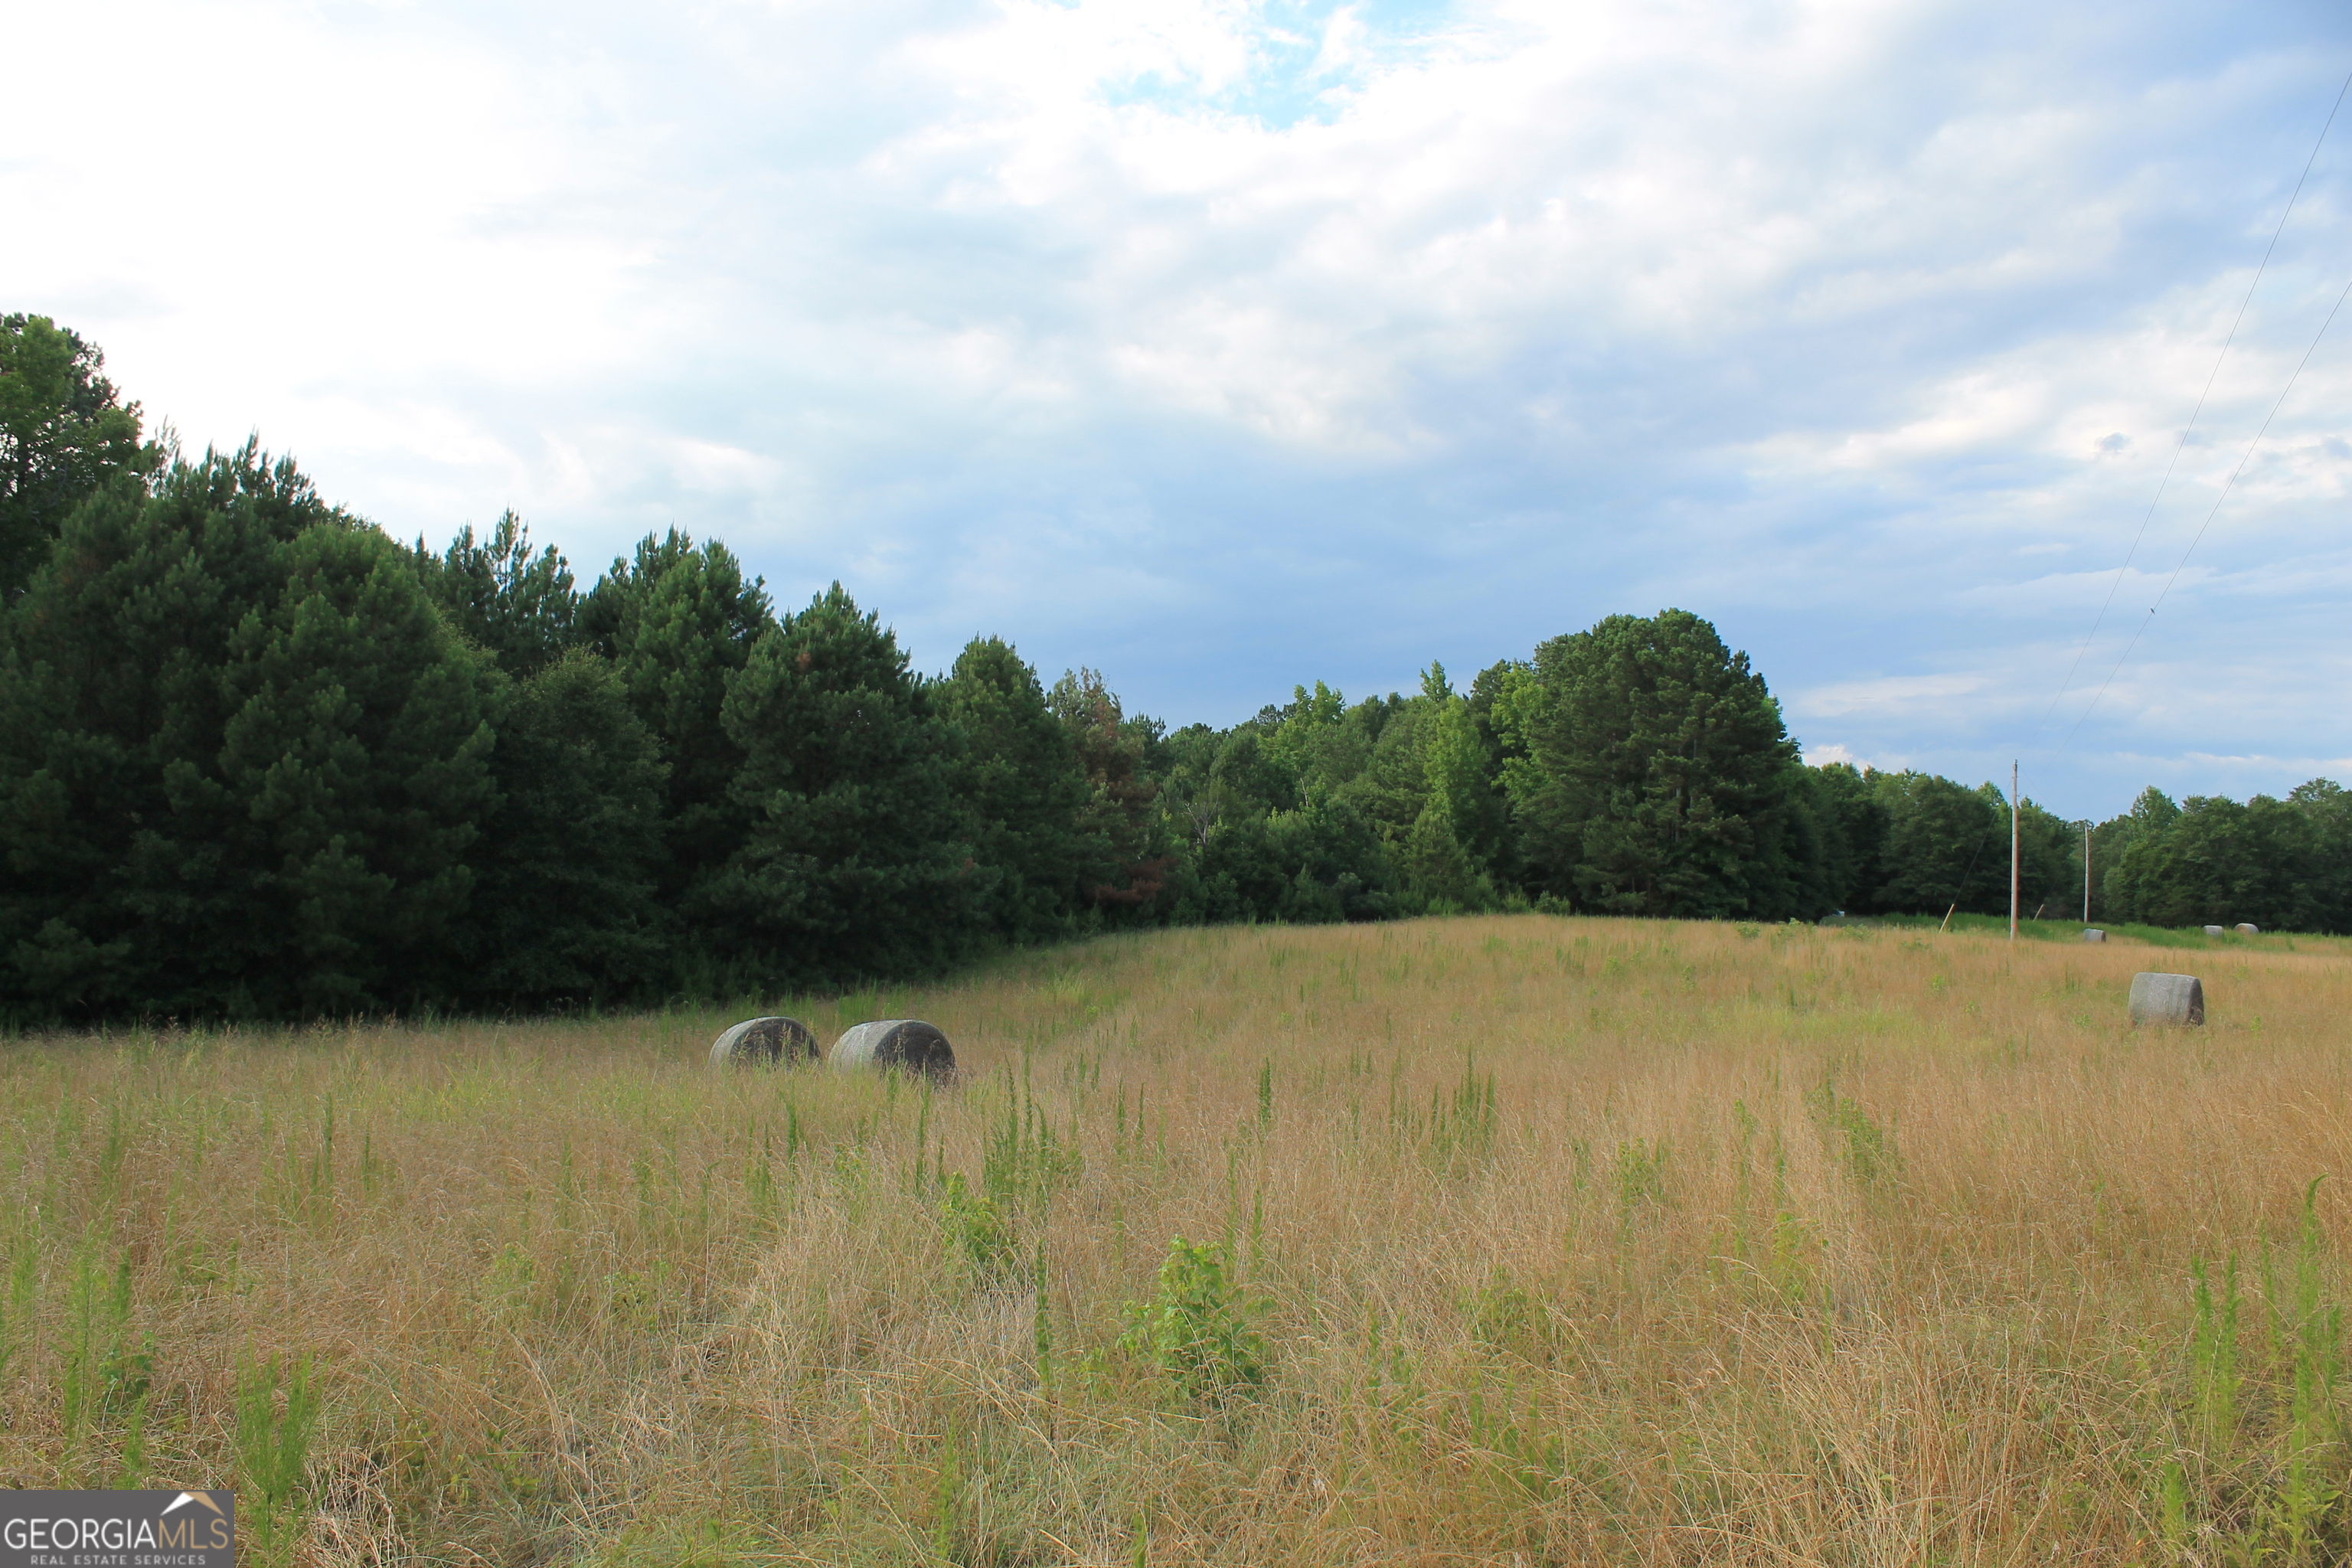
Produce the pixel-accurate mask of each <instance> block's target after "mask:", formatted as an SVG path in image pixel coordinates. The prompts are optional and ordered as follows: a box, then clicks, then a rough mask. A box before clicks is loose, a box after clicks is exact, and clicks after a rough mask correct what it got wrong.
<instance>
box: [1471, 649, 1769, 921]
mask: <svg viewBox="0 0 2352 1568" xmlns="http://www.w3.org/2000/svg"><path fill="white" fill-rule="evenodd" d="M1508 701H1509V702H1511V703H1512V704H1514V705H1515V710H1514V714H1513V718H1512V722H1513V723H1514V724H1515V725H1516V726H1517V734H1518V738H1519V739H1520V740H1521V741H1522V742H1524V744H1525V746H1526V750H1527V752H1528V754H1527V756H1526V757H1525V758H1523V759H1518V760H1515V761H1514V762H1512V763H1509V764H1507V771H1506V778H1507V784H1508V785H1509V788H1510V793H1511V796H1512V803H1513V805H1515V806H1516V808H1517V814H1518V817H1519V821H1520V823H1521V825H1522V832H1523V847H1524V849H1525V852H1526V853H1527V854H1528V858H1530V859H1531V860H1532V861H1534V862H1535V864H1536V867H1537V868H1538V872H1539V873H1540V874H1541V875H1542V876H1543V877H1544V878H1545V879H1547V881H1548V883H1549V888H1550V889H1551V890H1553V891H1555V892H1560V893H1567V894H1570V895H1571V896H1573V897H1574V898H1575V899H1576V900H1577V901H1578V902H1579V903H1580V904H1581V905H1583V906H1584V907H1586V908H1589V909H1592V910H1607V911H1611V912H1615V913H1623V914H1652V915H1684V916H1693V915H1696V916H1702V917H1708V916H1712V917H1722V916H1726V915H1733V914H1755V915H1762V916H1764V917H1766V918H1773V917H1775V916H1778V915H1779V914H1781V913H1783V912H1788V910H1787V906H1788V904H1789V902H1790V900H1791V897H1792V892H1791V889H1790V886H1789V882H1788V870H1789V868H1788V862H1787V858H1786V853H1785V849H1784V846H1783V843H1782V829H1783V814H1784V809H1785V807H1784V796H1783V791H1784V790H1785V787H1786V784H1785V778H1784V773H1783V770H1784V769H1785V767H1786V766H1787V764H1788V763H1789V762H1790V760H1792V759H1793V758H1794V756H1795V754H1796V751H1795V748H1794V747H1793V746H1792V745H1791V744H1790V742H1789V739H1788V735H1787V731H1785V730H1784V729H1783V728H1782V725H1781V721H1780V706H1779V704H1777V703H1776V702H1774V701H1773V700H1772V697H1771V694H1770V693H1769V691H1768V690H1767V689H1766V688H1765V685H1764V679H1763V678H1762V677H1761V676H1759V675H1757V674H1756V673H1754V672H1753V671H1752V670H1750V669H1749V668H1748V656H1747V655H1746V654H1735V653H1733V652H1732V651H1731V650H1730V649H1728V648H1727V647H1725V646H1724V644H1723V640H1722V638H1721V637H1718V636H1717V634H1716V630H1715V628H1714V627H1713V626H1710V625H1708V624H1707V623H1706V621H1703V620H1701V619H1700V618H1699V617H1697V616H1694V615H1691V614H1689V613H1688V612H1687V611H1683V610H1664V611H1661V612H1660V613H1659V614H1658V615H1656V616H1652V617H1647V618H1644V617H1641V616H1610V617H1609V618H1608V619H1606V620H1604V621H1602V622H1601V623H1600V624H1599V625H1597V626H1594V627H1593V628H1592V629H1591V631H1588V632H1579V633H1576V634H1574V635H1573V636H1570V637H1554V638H1552V639H1551V640H1550V641H1549V642H1546V643H1544V644H1543V645H1542V646H1541V647H1538V648H1537V650H1536V659H1535V668H1534V672H1533V677H1532V679H1531V680H1530V681H1529V682H1528V684H1527V685H1526V686H1524V687H1523V688H1521V689H1520V691H1519V693H1518V694H1517V696H1516V697H1514V698H1511V699H1509V700H1508Z"/></svg>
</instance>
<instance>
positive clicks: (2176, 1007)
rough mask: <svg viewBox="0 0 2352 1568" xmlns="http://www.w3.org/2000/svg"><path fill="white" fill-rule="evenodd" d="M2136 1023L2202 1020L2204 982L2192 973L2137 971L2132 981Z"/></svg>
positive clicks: (2182, 1022) (2132, 1001) (2198, 1022)
mask: <svg viewBox="0 0 2352 1568" xmlns="http://www.w3.org/2000/svg"><path fill="white" fill-rule="evenodd" d="M2131 1021H2132V1022H2133V1023H2135V1024H2202V1023H2204V1022H2205V985H2204V983H2203V982H2202V981H2200V980H2199V979H2198V978H2197V976H2195V975H2193V974H2135V975H2133V976H2132V984H2131Z"/></svg>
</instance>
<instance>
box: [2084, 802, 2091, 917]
mask: <svg viewBox="0 0 2352 1568" xmlns="http://www.w3.org/2000/svg"><path fill="white" fill-rule="evenodd" d="M2083 923H2084V925H2089V924H2090V923H2091V825H2090V824H2089V823H2087V822H2086V823H2084V824H2083Z"/></svg>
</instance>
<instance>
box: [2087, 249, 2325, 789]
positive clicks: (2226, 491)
mask: <svg viewBox="0 0 2352 1568" xmlns="http://www.w3.org/2000/svg"><path fill="white" fill-rule="evenodd" d="M2347 298H2352V279H2346V280H2345V284H2344V288H2343V289H2342V291H2341V292H2339V293H2338V294H2337V295H2336V303H2335V304H2333V305H2331V306H2329V307H2328V309H2327V320H2326V321H2322V322H2320V323H2319V331H2316V332H2315V333H2313V334H2312V338H2311V346H2310V347H2309V348H2307V349H2305V350H2304V351H2303V358H2302V359H2300V360H2298V361H2296V362H2295V367H2294V374H2293V375H2290V376H2288V377H2287V378H2286V385H2285V386H2284V387H2282V388H2281V389H2280V390H2279V395H2278V401H2277V402H2275V403H2273V404H2272V405H2271V411H2270V413H2269V414H2268V415H2266V416H2264V417H2263V427H2262V428H2261V429H2259V430H2257V431H2255V432H2254V438H2253V439H2252V441H2249V442H2248V443H2246V450H2245V454H2244V456H2242V457H2241V458H2239V459H2238V466H2237V467H2236V468H2232V469H2231V470H2230V478H2229V479H2228V480H2227V481H2226V482H2224V483H2223V485H2222V486H2221V494H2220V495H2218V496H2215V497H2214V498H2213V504H2212V506H2211V507H2210V509H2209V510H2207V511H2206V513H2205V521H2203V522H2200V523H2199V524H2198V525H2197V532H2196V535H2195V536H2194V537H2193V538H2191V539H2190V540H2189V548H2188V549H2186V550H2184V551H2182V552H2180V560H2179V563H2176V564H2175V565H2174V566H2173V568H2172V575H2171V576H2169V577H2167V578H2166V579H2165V580H2164V588H2163V590H2162V592H2160V593H2158V595H2157V596H2156V604H2155V605H2149V606H2148V607H2147V616H2142V617H2141V619H2140V623H2139V625H2138V626H2135V627H2134V628H2132V635H2131V641H2129V642H2127V643H2126V644H2124V651H2123V657H2122V658H2118V659H2116V668H2114V669H2111V670H2109V671H2108V672H2107V679H2105V680H2103V681H2101V682H2099V689H2098V690H2096V691H2095V692H2093V693H2092V694H2091V700H2090V703H2089V704H2088V706H2086V707H2084V710H2083V717H2082V719H2077V720H2075V721H2074V729H2072V730H2068V731H2066V740H2065V741H2061V742H2059V743H2058V744H2059V747H2060V749H2061V750H2063V749H2064V747H2065V745H2066V742H2067V741H2072V740H2073V739H2074V731H2075V730H2079V729H2081V728H2082V727H2083V719H2088V718H2089V717H2090V716H2091V710H2092V709H2093V708H2096V707H2097V706H2098V705H2099V699H2100V698H2102V697H2104V696H2105V695H2106V691H2107V688H2108V686H2110V685H2111V684H2113V683H2114V681H2115V679H2116V676H2117V675H2118V674H2120V673H2122V671H2123V668H2124V662H2125V660H2126V659H2128V658H2131V655H2132V649H2133V648H2135V647H2138V646H2139V638H2140V633H2142V632H2144V631H2146V630H2147V623H2148V618H2149V617H2150V616H2154V615H2155V614H2156V610H2157V605H2161V604H2163V603H2164V601H2165V599H2166V597H2167V596H2168V595H2170V594H2171V592H2172V585H2173V584H2175V583H2178V582H2179V581H2180V574H2181V571H2182V569H2183V568H2185V567H2186V566H2188V564H2189V556H2191V555H2192V554H2194V553H2196V551H2197V546H2198V544H2199V543H2200V542H2201V541H2202V540H2203V539H2204V537H2205V531H2206V530H2207V529H2209V528H2210V527H2212V526H2213V519H2214V517H2215V515H2216V514H2218V513H2219V512H2220V511H2221V503H2222V502H2223V501H2225V500H2229V499H2230V492H2231V490H2232V489H2235V488H2236V487H2237V483H2238V477H2239V476H2240V475H2241V474H2243V473H2244V472H2245V471H2246V465H2247V464H2248V463H2249V462H2251V461H2252V460H2253V456H2254V448H2255V447H2260V446H2261V445H2262V444H2263V437H2264V436H2267V435H2269V434H2270V428H2271V421H2272V420H2273V419H2276V418H2277V417H2278V413H2279V410H2280V409H2281V408H2284V406H2286V397H2287V394H2288V393H2290V392H2293V391H2294V384H2295V383H2296V382H2298V381H2300V380H2302V379H2303V371H2304V367H2305V365H2308V364H2309V363H2311V356H2312V355H2313V354H2315V353H2318V352H2319V340H2320V339H2322V338H2324V337H2326V335H2327V329H2328V328H2329V327H2331V326H2333V325H2334V324H2335V322H2336V312H2337V311H2339V310H2343V309H2344V301H2345V300H2346V299H2347Z"/></svg>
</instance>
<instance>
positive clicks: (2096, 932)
mask: <svg viewBox="0 0 2352 1568" xmlns="http://www.w3.org/2000/svg"><path fill="white" fill-rule="evenodd" d="M2083 940H2084V942H2105V941H2106V940H2107V933H2106V932H2105V931H2101V930H2100V929H2099V928H2098V927H2096V926H2089V927H2086V928H2084V931H2083Z"/></svg>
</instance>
